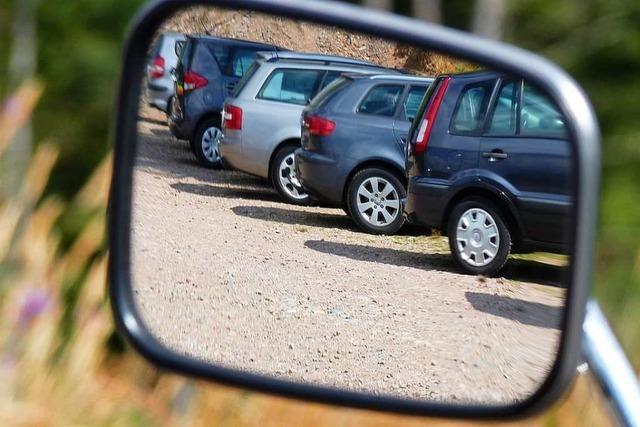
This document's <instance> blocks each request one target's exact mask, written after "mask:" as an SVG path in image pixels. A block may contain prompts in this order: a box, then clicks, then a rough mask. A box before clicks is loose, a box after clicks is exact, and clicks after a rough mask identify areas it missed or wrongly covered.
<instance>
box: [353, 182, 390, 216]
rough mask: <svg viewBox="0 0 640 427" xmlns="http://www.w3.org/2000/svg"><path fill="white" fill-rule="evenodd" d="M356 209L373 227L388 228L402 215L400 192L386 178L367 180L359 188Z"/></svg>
mask: <svg viewBox="0 0 640 427" xmlns="http://www.w3.org/2000/svg"><path fill="white" fill-rule="evenodd" d="M356 207H357V208H358V212H359V214H360V215H361V216H362V218H364V219H365V220H366V221H367V222H368V223H370V224H371V225H374V226H376V227H384V226H387V225H389V224H391V223H392V222H393V221H395V219H396V218H397V217H398V215H400V198H399V197H398V191H397V190H396V188H395V187H394V186H393V185H392V184H391V183H390V182H389V181H387V180H386V179H384V178H381V177H371V178H367V179H365V180H364V181H363V182H362V184H360V186H359V187H358V193H357V196H356Z"/></svg>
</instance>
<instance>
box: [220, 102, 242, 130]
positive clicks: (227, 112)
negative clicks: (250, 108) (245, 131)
mask: <svg viewBox="0 0 640 427" xmlns="http://www.w3.org/2000/svg"><path fill="white" fill-rule="evenodd" d="M223 119H224V128H225V129H231V130H240V129H242V108H240V107H236V106H235V105H226V106H225V107H224V113H223Z"/></svg>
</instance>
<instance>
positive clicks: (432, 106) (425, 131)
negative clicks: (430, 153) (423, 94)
mask: <svg viewBox="0 0 640 427" xmlns="http://www.w3.org/2000/svg"><path fill="white" fill-rule="evenodd" d="M450 80H451V77H445V78H444V79H442V81H441V82H440V84H439V85H438V89H437V90H436V93H435V95H433V98H431V100H430V101H429V105H428V106H427V110H426V112H425V113H424V117H423V118H422V122H421V123H420V127H419V128H418V136H417V138H416V144H415V152H416V154H421V153H423V152H424V150H426V149H427V145H428V144H429V137H430V136H431V129H433V123H434V122H435V121H436V117H437V116H438V110H439V109H440V105H441V104H442V100H443V99H444V94H445V93H446V92H447V88H448V87H449V81H450Z"/></svg>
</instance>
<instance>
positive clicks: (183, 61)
mask: <svg viewBox="0 0 640 427" xmlns="http://www.w3.org/2000/svg"><path fill="white" fill-rule="evenodd" d="M192 52H193V42H190V41H189V42H185V43H184V47H183V48H182V51H181V52H180V62H179V65H180V66H181V67H182V69H183V70H187V69H188V68H189V63H190V62H191V53H192Z"/></svg>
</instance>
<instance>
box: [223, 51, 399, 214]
mask: <svg viewBox="0 0 640 427" xmlns="http://www.w3.org/2000/svg"><path fill="white" fill-rule="evenodd" d="M381 71H384V72H386V73H389V72H391V73H398V74H400V72H399V71H396V70H390V69H389V68H384V67H381V66H378V65H375V64H372V63H369V62H365V61H359V60H355V59H350V58H344V57H340V56H328V55H321V54H310V53H299V52H261V53H260V54H259V55H258V57H257V58H256V61H255V62H254V63H253V65H252V66H251V68H250V69H249V70H247V72H246V74H245V76H244V77H243V78H242V80H240V81H239V82H238V84H237V85H236V88H235V90H234V92H233V94H232V96H231V97H229V98H227V99H226V101H225V105H224V110H223V134H224V136H223V138H222V139H221V141H220V155H221V156H222V158H223V161H224V163H225V164H226V165H228V166H231V167H232V168H234V169H238V170H241V171H243V172H247V173H249V174H252V175H256V176H260V177H263V178H267V179H269V180H270V181H271V183H272V184H273V186H274V188H275V189H276V190H277V191H278V193H279V194H280V196H281V197H282V198H283V199H284V200H285V201H287V202H290V203H294V204H299V205H304V204H308V203H310V202H311V200H312V199H311V197H310V196H309V195H308V194H306V193H305V192H304V190H303V188H302V186H301V185H300V182H299V181H298V179H297V177H296V172H295V164H294V155H293V152H294V151H295V150H296V149H297V148H300V138H301V126H300V116H301V113H302V110H303V109H304V108H305V107H306V106H307V105H308V104H309V102H310V101H311V99H312V98H313V97H314V96H315V95H316V94H317V93H318V92H319V91H320V90H322V89H323V88H324V87H326V86H327V85H328V84H329V83H331V82H332V81H334V80H335V79H337V78H338V77H340V76H341V75H342V74H343V73H380V72H381Z"/></svg>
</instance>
